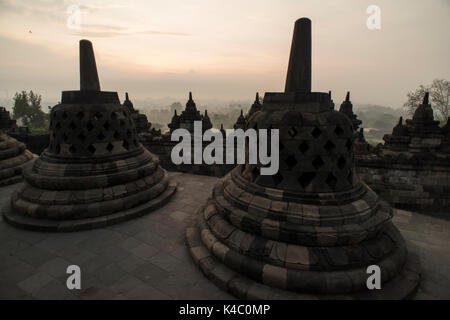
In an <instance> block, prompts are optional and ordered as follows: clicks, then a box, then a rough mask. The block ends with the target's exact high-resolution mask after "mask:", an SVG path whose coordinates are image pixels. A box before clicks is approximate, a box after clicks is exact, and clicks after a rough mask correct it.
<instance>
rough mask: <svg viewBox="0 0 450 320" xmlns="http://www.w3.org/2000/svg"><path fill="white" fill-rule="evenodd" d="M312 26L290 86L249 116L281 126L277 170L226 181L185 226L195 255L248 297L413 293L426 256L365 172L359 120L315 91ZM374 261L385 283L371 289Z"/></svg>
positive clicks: (247, 172)
mask: <svg viewBox="0 0 450 320" xmlns="http://www.w3.org/2000/svg"><path fill="white" fill-rule="evenodd" d="M310 32H311V22H310V20H309V19H306V18H302V19H300V20H298V21H297V22H296V24H295V31H294V39H293V44H292V46H293V47H292V50H291V57H290V60H289V61H290V64H289V65H290V66H289V69H288V76H287V83H286V91H285V92H284V93H266V94H265V96H264V102H263V105H262V108H261V110H260V111H259V112H256V113H255V114H253V116H251V117H250V119H249V123H248V128H254V129H279V136H280V140H279V150H280V158H279V160H280V161H279V162H280V167H279V171H278V173H277V174H275V175H273V176H267V175H261V174H260V168H261V166H260V165H251V164H245V165H239V166H237V167H236V168H235V169H234V170H233V171H232V172H231V173H230V174H228V175H227V176H225V177H224V178H222V179H221V180H220V181H219V182H218V183H217V184H216V186H215V187H214V189H213V192H212V196H211V198H210V199H209V200H208V201H207V203H206V204H205V205H204V206H202V207H201V208H200V209H199V211H198V215H197V225H196V227H192V228H189V229H188V230H187V232H186V237H187V243H188V247H189V250H190V253H191V255H192V257H193V259H194V261H195V262H196V263H197V264H198V265H199V266H200V268H201V269H202V271H203V272H204V273H205V275H206V276H207V277H208V278H209V279H211V280H212V281H213V282H215V283H216V284H218V285H219V286H220V287H221V288H226V289H227V290H229V291H230V292H231V293H233V294H234V295H236V296H237V297H239V298H249V299H274V298H284V299H290V298H294V299H295V298H318V297H319V298H339V297H342V298H368V299H370V298H386V299H389V298H405V297H408V296H410V295H411V294H412V293H413V292H414V291H415V289H416V287H417V285H418V283H419V279H420V277H419V274H418V271H417V269H418V265H419V262H418V259H416V258H415V256H413V257H412V256H408V252H407V249H406V246H405V242H404V240H403V238H402V236H401V234H400V232H399V231H398V230H397V228H396V227H395V226H394V225H393V224H392V222H391V218H392V209H391V208H390V207H389V205H387V203H385V202H383V201H381V200H380V199H379V197H378V196H377V195H376V194H375V193H374V192H373V191H372V190H371V189H370V188H368V187H367V186H366V185H365V184H364V183H363V182H362V181H360V179H359V178H358V175H357V174H356V171H355V165H354V150H353V140H354V133H353V124H352V122H351V120H350V119H349V118H348V117H347V116H345V115H344V114H343V113H341V112H338V111H334V110H333V108H332V107H333V103H332V101H331V97H330V95H329V93H320V92H311V91H310V83H311V79H310V76H311V75H310V65H311V61H310V59H311V53H310V50H311V43H310V40H311V38H310ZM305 50H306V51H308V50H309V53H308V52H306V51H305ZM299 64H300V65H299ZM302 64H303V65H302ZM371 265H377V266H379V267H380V269H381V283H382V289H381V290H368V287H367V279H368V276H369V274H368V273H367V268H368V267H369V266H371Z"/></svg>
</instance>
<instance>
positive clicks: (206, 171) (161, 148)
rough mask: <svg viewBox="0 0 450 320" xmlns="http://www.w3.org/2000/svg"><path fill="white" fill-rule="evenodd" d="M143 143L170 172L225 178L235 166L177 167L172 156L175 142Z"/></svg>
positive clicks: (187, 165)
mask: <svg viewBox="0 0 450 320" xmlns="http://www.w3.org/2000/svg"><path fill="white" fill-rule="evenodd" d="M141 143H142V144H143V145H144V146H145V147H146V148H147V149H148V150H149V151H150V152H152V153H154V154H156V155H157V156H158V157H159V161H160V163H161V166H162V167H163V168H164V169H167V170H169V171H178V172H184V173H193V174H201V175H206V176H213V177H223V176H224V175H226V174H227V173H228V172H230V171H231V170H232V169H233V168H234V167H235V165H234V164H213V165H206V164H181V165H175V164H174V163H173V162H172V159H171V157H170V154H171V152H172V148H173V147H174V146H175V145H176V143H175V142H171V141H168V140H157V141H145V139H141Z"/></svg>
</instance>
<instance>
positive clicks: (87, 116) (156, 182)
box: [2, 40, 176, 231]
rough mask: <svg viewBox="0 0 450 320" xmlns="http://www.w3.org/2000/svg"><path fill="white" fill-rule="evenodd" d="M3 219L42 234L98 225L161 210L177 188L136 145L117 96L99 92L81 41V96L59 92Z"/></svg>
mask: <svg viewBox="0 0 450 320" xmlns="http://www.w3.org/2000/svg"><path fill="white" fill-rule="evenodd" d="M24 179H25V182H24V183H23V184H22V185H21V186H20V187H19V188H18V190H16V191H15V192H14V193H13V195H12V197H11V202H10V204H9V205H7V206H6V207H4V208H3V210H2V211H3V217H4V219H5V221H7V222H9V223H10V224H12V225H14V226H17V227H21V228H26V229H31V230H40V231H75V230H81V229H89V228H95V227H103V226H106V225H110V224H113V223H117V222H121V221H124V220H127V219H131V218H135V217H138V216H141V215H143V214H146V213H148V212H150V211H152V210H154V209H156V208H157V207H159V206H161V205H163V204H165V203H166V202H167V201H168V200H169V199H170V197H171V196H172V195H173V194H174V192H175V190H176V183H175V182H174V181H173V180H172V179H170V178H169V177H168V174H167V172H166V171H165V170H164V169H163V168H161V166H160V165H159V160H158V159H157V157H156V156H154V155H153V154H152V153H150V152H148V151H147V150H146V149H145V148H144V147H143V146H142V145H141V144H140V143H139V141H138V137H137V132H136V127H135V124H134V122H133V120H132V117H131V114H130V110H129V109H128V108H127V107H126V106H124V105H122V104H121V103H120V101H119V98H118V95H117V92H107V91H100V82H99V79H98V74H97V67H96V63H95V57H94V51H93V48H92V44H91V42H89V41H87V40H81V41H80V90H79V91H63V92H62V98H61V104H58V105H56V106H55V107H53V108H52V111H51V115H50V145H49V147H48V148H47V149H46V150H45V151H44V152H43V153H42V155H41V156H40V157H39V158H38V159H37V160H36V161H35V162H34V165H33V166H32V167H29V168H27V169H26V170H24Z"/></svg>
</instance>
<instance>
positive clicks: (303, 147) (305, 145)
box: [298, 141, 309, 153]
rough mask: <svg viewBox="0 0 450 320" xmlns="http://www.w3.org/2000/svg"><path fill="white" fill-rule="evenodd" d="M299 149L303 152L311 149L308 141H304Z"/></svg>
mask: <svg viewBox="0 0 450 320" xmlns="http://www.w3.org/2000/svg"><path fill="white" fill-rule="evenodd" d="M298 149H299V150H300V152H301V153H305V152H306V151H308V150H309V146H308V144H307V143H306V141H303V142H302V143H301V144H300V145H299V146H298Z"/></svg>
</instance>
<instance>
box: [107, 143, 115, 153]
mask: <svg viewBox="0 0 450 320" xmlns="http://www.w3.org/2000/svg"><path fill="white" fill-rule="evenodd" d="M113 149H114V146H113V145H112V143H111V142H110V143H108V145H107V146H106V150H108V151H109V152H111V151H113Z"/></svg>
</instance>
